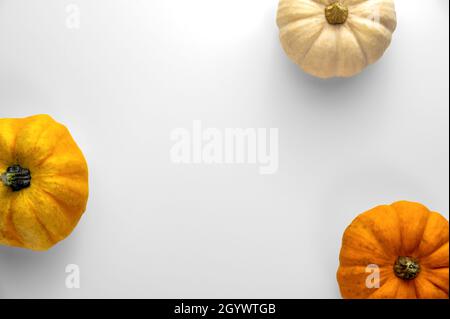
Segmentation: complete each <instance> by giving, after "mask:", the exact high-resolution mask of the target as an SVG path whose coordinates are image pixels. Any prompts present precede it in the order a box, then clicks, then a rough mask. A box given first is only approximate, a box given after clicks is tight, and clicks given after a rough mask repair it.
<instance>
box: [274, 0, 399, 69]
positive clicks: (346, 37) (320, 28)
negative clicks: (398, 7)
mask: <svg viewBox="0 0 450 319" xmlns="http://www.w3.org/2000/svg"><path fill="white" fill-rule="evenodd" d="M277 24H278V27H279V28H280V41H281V44H282V46H283V48H284V51H285V52H286V54H287V55H288V56H289V57H290V59H292V60H293V61H294V62H295V63H296V64H298V65H299V66H300V67H301V68H302V69H303V70H304V71H306V72H307V73H309V74H312V75H314V76H316V77H320V78H332V77H351V76H354V75H356V74H358V73H359V72H361V71H362V70H363V69H364V68H365V67H367V66H368V65H370V64H372V63H374V62H376V61H377V60H378V59H379V58H380V57H381V56H382V55H383V53H384V52H385V50H386V49H387V48H388V46H389V44H390V43H391V38H392V33H393V32H394V31H395V28H396V25H397V19H396V13H395V6H394V1H393V0H339V1H336V0H280V3H279V7H278V15H277Z"/></svg>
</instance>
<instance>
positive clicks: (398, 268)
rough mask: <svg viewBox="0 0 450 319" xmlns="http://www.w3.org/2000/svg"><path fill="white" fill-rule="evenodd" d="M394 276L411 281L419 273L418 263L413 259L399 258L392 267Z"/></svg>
mask: <svg viewBox="0 0 450 319" xmlns="http://www.w3.org/2000/svg"><path fill="white" fill-rule="evenodd" d="M394 273H395V275H396V276H397V277H398V278H400V279H403V280H413V279H415V278H416V277H417V276H418V275H419V273H420V264H419V261H418V260H417V259H416V258H414V257H404V256H400V257H398V258H397V261H396V262H395V265H394Z"/></svg>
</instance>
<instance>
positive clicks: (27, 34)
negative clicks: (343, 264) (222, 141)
mask: <svg viewBox="0 0 450 319" xmlns="http://www.w3.org/2000/svg"><path fill="white" fill-rule="evenodd" d="M70 3H74V4H76V5H77V6H78V8H79V9H80V13H81V16H80V18H81V20H80V22H81V25H80V29H76V30H73V29H69V28H67V27H66V19H67V16H68V13H67V12H66V6H67V5H68V4H70ZM396 4H397V14H398V29H397V31H396V33H395V35H394V38H393V43H392V45H391V47H390V48H389V49H388V51H387V52H386V54H385V56H384V57H383V59H382V60H381V61H380V62H379V63H377V64H376V65H374V66H372V67H370V68H369V69H367V70H366V71H365V72H363V73H362V74H361V75H359V76H357V77H354V78H352V79H347V80H342V79H335V80H330V81H322V80H319V79H315V78H313V77H310V76H308V75H306V74H304V73H303V72H302V71H300V70H299V69H297V67H296V66H295V65H294V64H292V63H291V62H290V61H289V60H288V58H287V57H286V56H285V54H284V53H283V51H282V49H281V47H280V44H279V41H278V30H277V27H276V24H275V15H276V9H277V1H276V0H245V1H242V0H228V1H218V0H195V1H185V0H171V1H166V0H151V1H149V0H147V1H144V0H141V1H138V0H135V1H130V0H74V1H72V2H69V1H61V0H46V1H31V0H28V1H25V0H8V1H6V0H0V117H23V116H28V115H32V114H37V113H48V114H50V115H52V116H53V117H54V118H55V119H57V120H58V121H60V122H62V123H64V124H66V125H67V126H68V127H69V128H70V130H71V132H72V133H73V136H74V138H75V139H76V140H77V142H78V144H79V145H80V147H81V148H82V149H83V151H84V153H85V155H86V157H87V160H88V162H89V166H90V173H91V175H90V186H91V195H90V201H89V207H88V210H87V212H86V215H85V216H84V217H83V218H82V220H81V222H80V224H79V226H78V227H77V229H76V230H75V231H74V233H73V234H72V236H71V237H70V238H68V239H67V240H65V241H64V242H62V243H61V244H59V245H58V246H56V247H55V248H53V249H52V250H50V251H48V252H45V253H34V252H30V251H25V250H21V249H14V248H8V247H1V248H0V298H16V297H18V298H22V297H26V298H28V297H38V298H41V297H57V298H78V297H139V298H140V297H146V298H181V297H183V298H208V297H209V298H216V297H230V298H231V297H234V298H339V297H340V295H339V290H338V287H337V283H336V280H335V273H336V269H337V267H338V254H339V248H340V240H341V236H342V233H343V231H344V229H345V227H346V226H347V225H348V224H349V223H350V222H351V221H352V219H353V218H354V217H355V216H356V215H357V214H359V213H361V212H363V211H365V210H367V209H370V208H372V207H373V206H375V205H378V204H384V203H391V202H393V201H396V200H401V199H408V200H413V201H419V202H422V203H424V204H425V205H427V206H428V207H430V208H431V209H433V210H436V211H439V212H441V213H442V214H443V215H445V216H446V217H447V218H448V208H449V197H448V193H449V179H448V176H449V167H448V162H449V146H448V145H449V135H448V129H449V108H448V103H449V74H448V68H449V65H448V64H449V62H448V57H449V46H448V44H449V42H448V37H449V34H448V27H449V25H448V24H449V13H448V12H449V2H448V1H447V0H429V1H423V0H397V1H396ZM193 120H201V121H202V122H203V124H204V125H205V126H210V127H216V128H219V129H224V128H228V127H242V128H246V127H266V128H269V127H275V128H279V132H280V167H279V171H278V173H277V174H275V175H269V176H262V175H259V174H258V167H256V166H254V165H228V166H220V165H216V166H208V165H196V166H194V165H193V166H189V165H181V166H177V165H175V164H172V163H171V161H170V158H169V150H170V147H171V146H172V142H171V140H170V133H171V131H172V130H173V129H175V128H178V127H185V128H190V127H191V125H192V121H193ZM0 134H1V132H0ZM72 263H73V264H77V265H79V266H80V269H81V288H80V289H72V290H70V289H67V288H66V287H65V278H66V273H65V267H66V265H67V264H72Z"/></svg>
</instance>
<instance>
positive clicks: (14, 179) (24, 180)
mask: <svg viewBox="0 0 450 319" xmlns="http://www.w3.org/2000/svg"><path fill="white" fill-rule="evenodd" d="M0 180H1V181H2V182H3V185H5V186H7V187H11V189H12V191H13V192H18V191H20V190H22V189H24V188H27V187H30V185H31V172H30V170H29V169H27V168H22V167H21V166H20V165H13V166H10V167H8V169H7V170H6V172H5V173H3V174H2V175H1V178H0Z"/></svg>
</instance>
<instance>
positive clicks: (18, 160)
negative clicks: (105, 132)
mask: <svg viewBox="0 0 450 319" xmlns="http://www.w3.org/2000/svg"><path fill="white" fill-rule="evenodd" d="M0 176H1V179H0V244H2V245H7V246H15V247H21V248H26V249H31V250H36V251H41V250H47V249H49V248H50V247H52V246H53V245H55V244H56V243H57V242H59V241H61V240H63V239H64V238H66V237H67V236H68V235H69V234H70V233H71V232H72V230H73V229H74V228H75V226H76V225H77V223H78V221H79V219H80V217H81V215H82V214H83V212H84V211H85V209H86V204H87V199H88V168H87V164H86V161H85V159H84V157H83V154H82V152H81V151H80V149H79V148H78V146H77V144H76V143H75V142H74V140H73V138H72V137H71V135H70V133H69V131H68V130H67V128H66V127H64V126H63V125H61V124H59V123H57V122H55V121H54V120H53V119H52V118H51V117H50V116H47V115H37V116H32V117H28V118H24V119H0Z"/></svg>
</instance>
